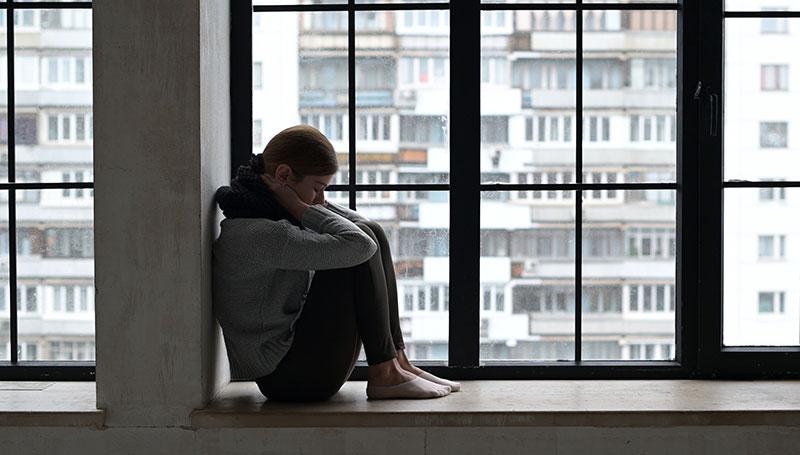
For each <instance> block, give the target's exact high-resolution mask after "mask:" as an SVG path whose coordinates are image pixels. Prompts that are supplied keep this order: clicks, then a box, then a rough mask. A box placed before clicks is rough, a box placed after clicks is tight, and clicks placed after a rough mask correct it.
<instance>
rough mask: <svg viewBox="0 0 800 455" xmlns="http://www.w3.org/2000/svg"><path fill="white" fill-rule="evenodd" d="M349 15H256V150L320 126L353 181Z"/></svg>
mask: <svg viewBox="0 0 800 455" xmlns="http://www.w3.org/2000/svg"><path fill="white" fill-rule="evenodd" d="M347 81H348V78H347V13H346V12H339V11H320V12H305V13H296V12H274V13H273V12H268V13H254V14H253V153H261V152H262V151H263V150H264V147H265V146H266V145H267V143H268V142H269V140H270V139H272V137H273V136H275V135H276V134H277V133H279V132H280V131H281V130H283V129H285V128H288V127H290V126H293V125H297V124H300V123H303V124H308V125H311V126H313V127H315V128H317V129H318V130H320V131H321V132H322V133H323V134H325V136H326V137H327V138H328V140H329V141H330V142H331V144H332V145H333V147H334V149H335V150H336V153H337V155H338V158H339V166H340V167H339V169H340V172H339V174H340V175H337V176H336V177H335V178H334V180H333V181H332V182H331V184H341V183H347V182H348V178H349V176H348V173H347V169H348V159H347V149H348V137H347V131H348V121H347V108H348V96H347Z"/></svg>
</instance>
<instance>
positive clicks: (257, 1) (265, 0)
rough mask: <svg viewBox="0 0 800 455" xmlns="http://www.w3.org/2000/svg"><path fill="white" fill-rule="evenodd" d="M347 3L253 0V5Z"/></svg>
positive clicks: (302, 0)
mask: <svg viewBox="0 0 800 455" xmlns="http://www.w3.org/2000/svg"><path fill="white" fill-rule="evenodd" d="M315 3H316V4H319V3H321V4H336V3H343V4H347V0H253V5H309V4H315Z"/></svg>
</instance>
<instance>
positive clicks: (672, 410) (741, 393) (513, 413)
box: [191, 380, 800, 428]
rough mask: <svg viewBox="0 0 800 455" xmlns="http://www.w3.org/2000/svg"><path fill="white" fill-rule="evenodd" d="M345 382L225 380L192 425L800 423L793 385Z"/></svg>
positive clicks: (799, 396)
mask: <svg viewBox="0 0 800 455" xmlns="http://www.w3.org/2000/svg"><path fill="white" fill-rule="evenodd" d="M365 388H366V383H365V382H363V381H350V382H348V383H346V384H345V385H344V386H343V387H342V389H341V390H340V391H339V393H337V394H336V395H335V396H334V397H333V398H332V399H331V400H330V401H327V402H323V403H271V402H268V401H267V400H266V399H265V398H264V397H263V396H262V395H261V394H260V393H259V391H258V388H257V387H256V385H255V383H253V382H235V383H230V384H228V385H227V386H225V387H224V388H223V390H222V391H221V392H220V393H219V394H218V395H217V397H216V399H215V400H214V401H213V402H212V403H210V405H209V406H208V407H206V408H205V409H200V410H196V411H194V412H193V413H192V419H191V422H192V426H194V427H198V428H228V427H230V428H255V427H342V428H344V427H428V426H435V427H471V426H481V427H487V426H565V427H566V426H569V427H574V426H581V427H678V426H708V425H736V426H749V425H775V426H788V427H797V426H800V381H724V382H723V381H689V380H679V381H672V380H669V381H666V380H665V381H659V380H649V381H623V380H617V381H594V380H591V381H590V380H584V381H462V389H461V391H460V392H456V393H453V394H450V395H448V396H447V397H444V398H438V399H431V400H380V401H367V400H366V393H365Z"/></svg>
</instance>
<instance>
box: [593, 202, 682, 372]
mask: <svg viewBox="0 0 800 455" xmlns="http://www.w3.org/2000/svg"><path fill="white" fill-rule="evenodd" d="M675 196H676V193H675V191H672V190H633V191H618V190H599V191H585V192H584V198H583V232H582V238H583V240H582V249H581V251H582V253H583V267H582V273H583V282H582V286H583V289H582V292H581V294H582V315H583V321H582V323H583V324H582V327H583V334H582V339H581V340H582V342H581V348H582V353H581V356H582V358H583V359H584V360H672V359H674V358H675V305H676V298H675V296H676V294H675V257H676V252H677V251H676V248H677V247H676V234H675V213H676V212H675V209H676V207H675Z"/></svg>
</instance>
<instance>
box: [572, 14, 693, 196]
mask: <svg viewBox="0 0 800 455" xmlns="http://www.w3.org/2000/svg"><path fill="white" fill-rule="evenodd" d="M676 19H677V14H676V13H675V12H674V11H649V10H642V11H584V12H583V19H582V20H583V26H584V39H583V43H584V53H583V58H584V60H583V147H584V151H583V163H584V165H585V167H586V168H587V169H586V170H589V171H592V172H594V171H597V172H602V173H608V172H613V173H616V174H617V176H616V177H617V179H616V180H615V182H616V183H622V182H628V183H630V182H674V181H676V175H675V163H676V156H677V154H676V146H675V144H676V138H677V110H676V99H677V92H676V81H677V78H676V68H677V67H676V47H677V35H676V24H677V20H676ZM585 181H588V180H585ZM598 183H599V182H598ZM604 183H605V182H604ZM608 183H612V182H608Z"/></svg>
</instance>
